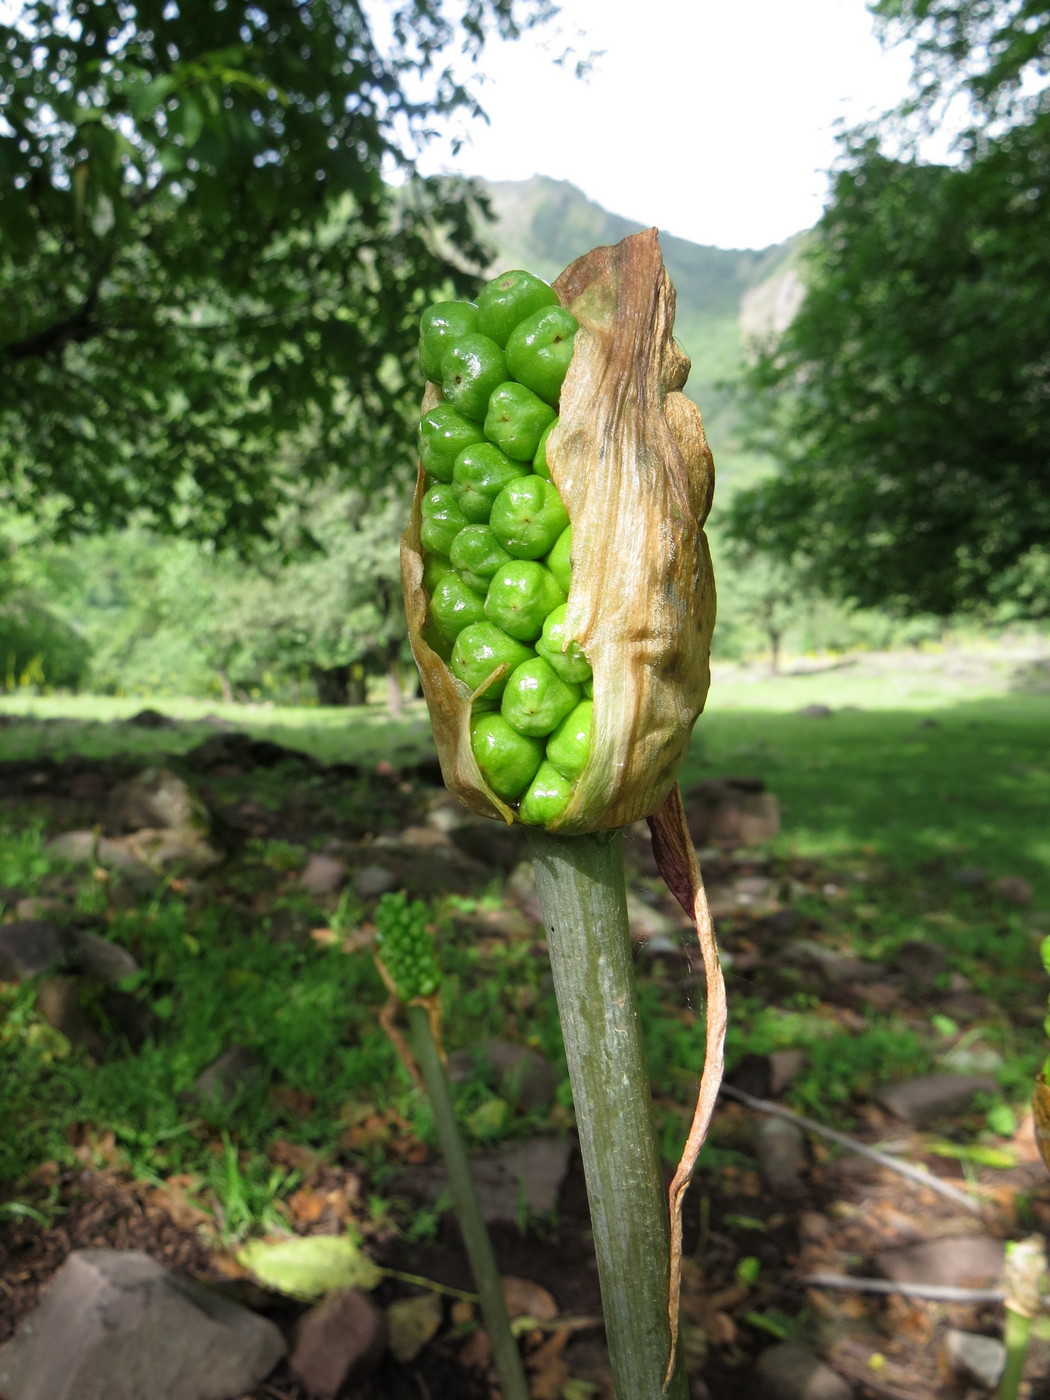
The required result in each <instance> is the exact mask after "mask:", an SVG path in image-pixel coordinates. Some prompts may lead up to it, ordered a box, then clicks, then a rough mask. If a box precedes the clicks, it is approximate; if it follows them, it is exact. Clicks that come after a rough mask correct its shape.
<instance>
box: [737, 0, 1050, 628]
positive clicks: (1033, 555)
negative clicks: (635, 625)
mask: <svg viewBox="0 0 1050 1400" xmlns="http://www.w3.org/2000/svg"><path fill="white" fill-rule="evenodd" d="M889 8H890V6H889V4H888V3H887V4H885V5H884V6H882V9H883V10H888V9H889ZM894 8H895V9H896V10H898V11H903V10H908V11H909V12H910V13H912V14H914V15H918V14H919V12H920V11H922V12H927V11H937V12H940V10H941V7H940V6H939V5H937V4H935V3H932V0H931V3H920V0H911V2H910V3H907V4H905V3H904V0H902V2H901V3H900V4H897V5H896V6H894ZM968 8H969V9H970V10H972V11H975V12H976V11H982V12H983V11H984V10H985V9H987V8H988V7H987V6H983V5H981V4H977V3H974V4H973V5H971V6H969V7H968ZM1000 8H1001V7H1000ZM1013 8H1015V9H1016V8H1017V6H1014V7H1013ZM1045 18H1046V17H1045V16H1044V19H1045ZM1046 27H1050V21H1047V26H1046ZM807 283H808V290H807V295H806V298H805V301H804V304H803V306H802V308H801V311H800V313H799V315H798V316H797V318H796V319H795V321H794V322H793V323H792V325H791V326H790V327H789V328H788V330H787V331H786V332H785V333H784V335H783V336H782V337H781V339H780V341H779V343H777V344H775V345H772V346H769V347H767V348H766V349H765V350H764V352H763V353H761V354H760V355H759V356H758V358H757V360H756V362H755V363H754V364H753V365H752V366H751V367H750V369H749V371H748V372H747V375H746V382H745V386H744V387H745V394H746V395H747V397H748V398H749V400H750V413H751V426H752V431H753V434H754V436H755V438H756V440H757V441H758V442H759V443H760V444H761V445H762V446H763V447H764V448H765V449H766V450H767V451H769V452H770V453H771V454H772V455H773V456H774V457H775V459H776V460H777V461H778V463H779V465H780V470H779V472H778V474H777V475H775V476H773V477H771V478H769V479H767V480H766V481H764V482H763V483H761V484H760V485H759V486H757V487H754V488H752V489H750V490H747V491H745V492H743V493H741V495H740V496H739V497H738V498H737V500H736V501H735V502H734V505H733V510H732V519H731V530H732V533H733V534H734V536H735V537H736V538H737V539H738V540H740V541H746V542H747V543H749V544H751V545H759V546H763V547H766V548H769V549H771V550H772V551H773V552H774V553H776V554H777V555H779V556H780V557H782V558H796V559H797V558H800V557H804V558H805V559H806V560H807V564H808V568H809V572H810V577H811V578H812V579H813V580H814V581H815V582H816V583H818V584H819V585H820V586H822V587H825V588H828V589H830V590H831V591H832V592H834V593H835V594H837V595H838V596H840V597H843V598H847V599H852V600H853V601H855V602H857V603H860V604H862V605H866V606H889V607H891V608H893V609H894V610H896V611H899V612H904V613H915V612H919V611H929V612H933V613H937V614H941V615H946V614H948V613H950V612H953V611H954V610H956V609H959V608H963V607H968V606H974V605H979V604H986V603H997V602H1001V601H1003V600H1009V602H1010V604H1011V605H1012V606H1013V607H1014V608H1015V610H1017V611H1020V612H1022V613H1026V614H1028V615H1043V614H1046V613H1047V612H1050V589H1048V588H1047V581H1048V578H1050V466H1048V458H1047V452H1046V442H1047V440H1048V435H1050V359H1048V357H1047V346H1048V345H1050V114H1048V113H1042V112H1037V113H1035V114H1034V115H1033V114H1029V117H1028V119H1027V120H1025V121H1021V122H1018V123H1017V124H1015V125H1013V126H1012V127H1009V128H1007V129H1005V130H1004V131H1002V132H1000V133H999V134H998V135H997V136H995V137H994V138H988V139H985V140H984V141H983V142H982V143H981V145H980V146H979V147H977V148H975V149H974V150H973V152H972V154H971V158H970V159H969V160H968V161H967V162H965V163H963V164H960V165H959V166H956V167H945V166H937V165H926V164H922V163H921V162H919V161H918V160H895V159H891V158H889V157H888V156H886V155H885V154H884V153H882V152H881V151H880V149H879V147H878V144H877V141H875V140H874V139H871V138H857V139H855V140H854V143H853V144H852V146H851V147H850V148H849V150H848V155H847V159H846V161H845V164H844V168H843V169H842V170H841V171H840V172H839V174H838V176H837V179H836V182H835V185H834V190H833V197H832V200H831V203H830V205H829V208H828V210H827V212H826V213H825V215H824V218H823V219H822V220H821V223H820V224H819V226H818V229H817V231H816V235H815V238H814V243H813V246H812V249H811V251H810V255H809V260H808V267H807Z"/></svg>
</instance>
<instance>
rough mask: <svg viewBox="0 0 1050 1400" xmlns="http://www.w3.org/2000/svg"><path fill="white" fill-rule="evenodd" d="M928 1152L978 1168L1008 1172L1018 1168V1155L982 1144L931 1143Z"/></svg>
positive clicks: (1004, 1149)
mask: <svg viewBox="0 0 1050 1400" xmlns="http://www.w3.org/2000/svg"><path fill="white" fill-rule="evenodd" d="M926 1150H927V1152H932V1153H933V1154H934V1156H935V1157H950V1158H952V1159H953V1160H954V1161H956V1162H972V1163H973V1164H974V1166H977V1167H995V1168H997V1169H998V1170H1000V1171H1008V1170H1009V1168H1010V1167H1016V1166H1017V1154H1016V1153H1014V1152H1010V1151H1008V1150H1007V1149H1006V1148H1003V1147H985V1146H983V1145H982V1144H980V1143H973V1144H971V1145H970V1146H966V1145H964V1144H962V1143H958V1142H931V1143H929V1144H928V1145H927V1148H926Z"/></svg>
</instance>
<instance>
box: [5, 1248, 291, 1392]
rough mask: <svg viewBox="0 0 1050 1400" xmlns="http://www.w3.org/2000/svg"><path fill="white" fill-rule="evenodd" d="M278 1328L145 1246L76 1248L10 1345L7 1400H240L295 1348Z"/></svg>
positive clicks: (8, 1345)
mask: <svg viewBox="0 0 1050 1400" xmlns="http://www.w3.org/2000/svg"><path fill="white" fill-rule="evenodd" d="M285 1349H286V1348H285V1344H284V1339H283V1338H282V1336H281V1334H280V1332H279V1331H278V1330H277V1328H276V1327H274V1325H273V1323H271V1322H267V1321H266V1320H265V1318H262V1317H258V1316H256V1315H255V1314H254V1313H251V1312H249V1311H248V1310H247V1309H246V1308H242V1307H240V1306H239V1305H238V1304H236V1303H232V1302H230V1301H228V1300H227V1299H225V1298H221V1297H219V1296H218V1295H217V1294H215V1293H213V1292H211V1291H210V1290H208V1289H206V1288H204V1287H203V1286H202V1285H201V1284H199V1283H195V1282H193V1281H192V1280H190V1279H185V1278H180V1277H178V1276H177V1275H175V1274H172V1273H169V1272H168V1270H167V1269H165V1268H163V1267H162V1266H161V1265H160V1264H158V1263H156V1262H155V1261H154V1260H153V1259H151V1258H150V1257H149V1256H148V1255H146V1254H142V1253H140V1252H138V1251H137V1250H132V1251H121V1250H106V1249H84V1250H76V1251H75V1252H74V1253H72V1254H70V1255H69V1257H68V1258H67V1259H66V1262H65V1263H64V1264H63V1265H62V1268H61V1269H60V1270H59V1271H58V1273H57V1274H56V1276H55V1279H54V1282H53V1284H52V1286H51V1289H50V1291H49V1292H48V1294H47V1295H46V1297H45V1298H44V1300H43V1301H42V1302H41V1303H39V1304H38V1305H37V1307H36V1308H34V1309H33V1311H32V1312H31V1313H30V1314H29V1315H28V1316H27V1317H26V1318H24V1319H23V1321H22V1323H21V1325H20V1327H19V1328H18V1331H17V1332H16V1333H15V1335H14V1337H13V1338H12V1340H11V1341H10V1342H8V1343H7V1345H6V1346H4V1347H2V1348H0V1392H2V1393H3V1394H4V1395H5V1396H6V1397H7V1400H143V1398H144V1397H146V1396H156V1397H163V1400H235V1397H237V1396H241V1395H243V1394H244V1393H245V1392H246V1391H248V1390H251V1389H253V1388H254V1387H255V1386H256V1385H257V1384H258V1383H259V1382H260V1381H261V1380H263V1379H264V1377H265V1376H267V1375H268V1374H269V1372H270V1371H271V1370H272V1369H273V1367H274V1366H275V1365H276V1364H277V1362H278V1361H279V1360H280V1359H281V1357H282V1356H283V1355H284V1352H285Z"/></svg>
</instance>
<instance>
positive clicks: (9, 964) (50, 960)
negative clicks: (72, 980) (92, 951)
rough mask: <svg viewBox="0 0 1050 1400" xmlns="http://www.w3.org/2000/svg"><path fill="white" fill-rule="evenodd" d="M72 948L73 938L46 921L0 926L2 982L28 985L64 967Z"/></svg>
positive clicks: (0, 972)
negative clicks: (30, 981) (26, 983)
mask: <svg viewBox="0 0 1050 1400" xmlns="http://www.w3.org/2000/svg"><path fill="white" fill-rule="evenodd" d="M72 947H73V941H72V938H71V937H70V935H69V934H68V933H67V932H66V931H65V930H64V929H61V928H59V927H58V925H57V924H53V923H50V922H48V921H47V920H46V919H20V920H18V921H17V922H16V923H13V924H0V982H27V981H28V980H29V979H30V978H31V977H40V976H42V975H43V974H44V973H46V972H51V971H52V970H53V969H54V968H56V967H62V966H63V964H64V963H65V962H66V961H67V959H68V957H69V955H70V953H71V951H72Z"/></svg>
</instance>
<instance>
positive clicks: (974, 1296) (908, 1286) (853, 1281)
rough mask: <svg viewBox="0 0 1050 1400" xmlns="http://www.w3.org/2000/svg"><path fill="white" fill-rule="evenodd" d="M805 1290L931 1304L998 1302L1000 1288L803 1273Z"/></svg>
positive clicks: (1001, 1296)
mask: <svg viewBox="0 0 1050 1400" xmlns="http://www.w3.org/2000/svg"><path fill="white" fill-rule="evenodd" d="M799 1283H802V1284H805V1285H806V1287H807V1288H844V1289H849V1290H850V1291H851V1292H854V1293H899V1294H900V1295H901V1296H902V1297H903V1298H926V1299H928V1300H929V1301H930V1302H931V1303H1001V1302H1002V1301H1003V1300H1004V1299H1005V1297H1006V1294H1005V1293H1004V1292H1003V1290H1002V1289H1001V1288H957V1287H955V1285H954V1284H950V1283H893V1282H891V1280H890V1279H885V1278H854V1277H853V1276H852V1275H851V1274H824V1273H816V1274H804V1275H803V1276H802V1277H801V1278H800V1279H799Z"/></svg>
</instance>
